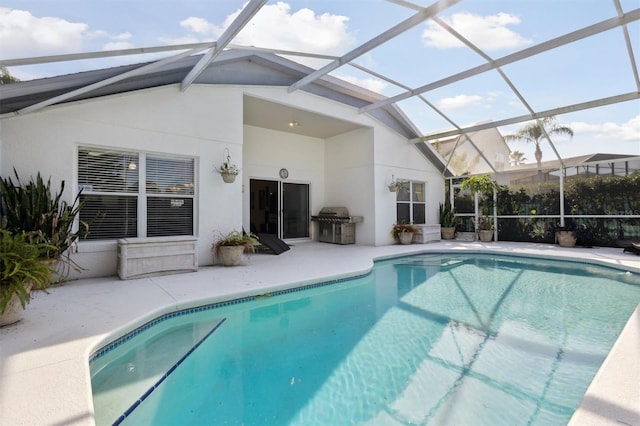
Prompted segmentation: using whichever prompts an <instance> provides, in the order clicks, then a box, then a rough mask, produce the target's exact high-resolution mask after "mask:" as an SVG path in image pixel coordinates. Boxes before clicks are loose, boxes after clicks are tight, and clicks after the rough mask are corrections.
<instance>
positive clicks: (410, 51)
mask: <svg viewBox="0 0 640 426" xmlns="http://www.w3.org/2000/svg"><path fill="white" fill-rule="evenodd" d="M400 3H401V2H400ZM415 3H416V4H418V5H421V6H423V7H424V6H428V5H429V4H431V2H426V1H423V2H422V3H419V2H418V0H415ZM243 4H244V1H243V0H215V1H211V0H180V1H177V0H172V1H170V0H158V1H144V0H127V1H122V0H91V1H87V0H0V59H15V58H26V57H34V56H45V55H57V54H67V53H81V52H95V51H106V50H118V49H127V48H134V47H151V46H162V45H172V44H183V43H194V42H203V41H213V40H216V39H217V38H218V37H219V36H220V35H221V34H222V33H223V31H224V30H225V28H226V27H227V26H228V25H229V24H230V23H231V22H232V21H233V19H234V18H235V17H236V16H237V14H238V13H239V12H240V10H241V9H242V7H243ZM620 5H621V8H622V10H623V11H624V12H629V11H631V10H634V9H638V8H640V0H620ZM414 13H415V10H412V9H411V8H408V7H403V6H402V5H400V4H396V3H394V2H392V1H385V0H288V1H286V0H283V1H276V0H269V1H268V2H267V4H266V5H265V6H263V7H262V8H261V10H260V11H259V12H258V13H257V14H256V16H255V17H254V18H253V19H252V21H251V22H250V23H249V25H247V26H246V27H245V28H244V29H243V30H242V31H241V32H240V33H239V34H238V36H237V37H236V38H235V39H234V40H233V42H232V43H233V44H239V45H247V46H258V47H270V48H278V49H285V50H294V51H303V52H313V53H319V54H327V55H334V56H340V55H343V54H345V53H347V52H349V51H351V50H352V49H354V48H356V47H357V46H359V45H361V44H362V43H364V42H366V41H368V40H370V39H371V38H373V37H375V36H376V35H378V34H379V33H381V32H383V31H385V30H387V29H389V28H391V27H393V26H394V25H396V24H398V23H399V22H401V21H403V20H405V19H407V18H409V17H410V16H412V15H413V14H414ZM615 16H617V11H616V7H615V2H614V0H518V1H512V0H511V1H510V0H483V1H471V0H462V1H460V2H459V3H458V4H456V5H454V6H452V7H449V8H448V9H446V10H443V11H442V12H441V13H439V14H438V18H440V19H441V20H442V21H443V22H444V23H446V24H447V25H449V26H451V27H453V28H454V29H455V30H456V31H458V32H459V33H460V34H462V35H463V36H465V37H466V38H467V39H469V40H470V41H471V42H472V43H474V44H475V45H476V46H478V47H479V48H480V49H481V50H482V52H484V54H486V55H488V56H489V57H490V58H491V59H497V58H501V57H504V56H506V55H509V54H511V53H514V52H517V51H519V50H522V49H525V48H527V47H531V46H535V45H537V44H539V43H542V42H545V41H547V40H550V39H552V38H554V37H558V36H560V35H562V34H564V33H566V32H570V31H575V30H578V29H580V28H583V27H586V26H588V25H592V24H594V23H596V22H600V21H603V20H606V19H609V18H613V17H615ZM628 30H629V35H630V39H631V43H632V49H633V52H634V55H635V60H636V62H640V21H634V22H632V23H630V24H629V25H628ZM150 59H153V56H150V55H146V56H136V57H133V56H129V57H125V58H124V59H123V58H105V59H99V60H90V61H89V60H85V61H73V62H58V63H48V64H41V65H37V66H21V67H12V68H10V69H9V71H10V72H11V74H12V75H14V76H16V77H18V78H20V79H21V80H29V79H33V78H42V77H47V76H52V75H59V74H69V73H73V72H78V71H82V70H88V69H97V68H105V67H110V66H115V65H119V64H122V63H123V61H126V62H127V63H132V62H142V61H147V60H150ZM296 60H299V61H301V62H304V63H305V64H307V65H309V66H313V67H319V66H322V65H324V64H325V63H326V61H319V60H309V59H300V58H296ZM355 62H357V63H358V64H359V65H361V66H364V67H366V68H368V69H371V70H373V71H374V72H376V73H379V74H382V75H386V76H387V77H388V78H390V79H392V80H394V81H397V82H400V83H401V84H402V85H403V87H397V86H395V85H393V84H391V83H390V82H388V81H384V80H381V79H379V78H376V77H375V76H372V75H370V74H366V73H364V72H362V71H360V70H358V69H356V68H354V67H351V66H342V67H340V68H338V69H336V70H335V71H333V72H332V73H331V74H332V75H334V76H336V77H339V78H343V79H345V80H347V81H349V82H352V83H354V84H358V85H361V86H363V87H366V88H368V89H370V90H373V91H376V92H379V93H381V94H383V95H385V96H394V95H397V94H400V93H403V92H404V91H405V90H406V88H412V89H413V88H417V87H421V86H424V85H426V84H428V83H432V82H434V81H438V80H440V79H442V78H445V77H447V76H449V75H451V74H456V73H460V72H462V71H465V70H468V69H470V68H473V67H475V66H478V65H482V64H484V63H486V58H483V57H481V56H480V55H479V54H478V53H476V52H474V51H472V50H471V49H469V48H468V47H466V46H464V45H462V44H461V43H460V42H459V41H458V40H456V39H455V38H453V37H452V36H451V35H450V34H448V33H447V32H445V31H443V30H442V27H441V26H440V25H438V24H436V23H435V22H433V21H431V20H429V21H424V22H422V23H420V24H418V25H416V26H414V27H413V28H412V29H410V30H408V31H406V32H405V33H403V34H401V35H399V36H397V37H395V38H393V39H391V40H389V41H387V42H385V43H384V44H382V45H380V46H379V47H377V48H376V49H374V50H372V51H370V52H368V53H366V54H364V55H362V56H360V57H359V58H357V60H356V61H355ZM501 69H502V71H503V73H504V74H505V75H506V76H507V77H508V79H509V81H510V82H511V83H512V85H514V86H515V87H516V88H517V90H518V92H519V94H520V95H521V96H522V97H523V98H524V99H525V100H526V102H527V103H528V104H529V105H530V106H531V107H532V108H533V109H534V110H547V109H553V108H556V107H559V106H565V105H571V104H574V103H580V102H586V101H589V100H593V99H597V98H601V97H608V96H615V95H619V94H623V93H629V92H637V91H638V90H639V88H638V85H637V81H636V80H635V77H634V74H633V67H632V64H631V61H630V59H629V55H628V52H627V48H626V45H625V43H624V34H623V32H622V31H621V30H620V29H619V28H616V29H614V30H610V31H607V32H604V33H601V34H598V35H597V36H594V37H590V38H589V39H587V40H582V41H579V42H576V43H572V44H570V45H567V46H563V47H559V48H557V49H554V50H552V51H548V52H545V53H543V54H540V55H537V56H534V57H531V58H528V59H525V60H523V61H520V62H516V63H512V64H508V65H506V66H503V67H502V68H501ZM423 97H424V98H425V99H426V100H427V101H428V102H429V103H431V104H433V105H435V106H436V107H437V108H438V109H439V110H440V111H441V112H442V113H443V114H444V115H445V116H446V117H447V118H446V119H445V118H443V117H442V116H441V115H440V114H438V113H437V112H435V111H433V110H432V109H431V108H429V107H428V105H427V104H426V103H425V102H423V101H421V100H419V99H415V98H412V99H408V100H404V101H401V102H400V103H399V104H398V105H399V106H400V108H402V110H403V111H404V112H405V113H406V114H407V116H408V117H409V118H410V119H411V121H412V122H413V123H414V124H415V125H416V126H417V128H418V129H419V130H420V131H421V132H422V133H423V134H429V133H436V132H438V131H443V130H449V129H451V128H452V123H453V124H454V125H456V126H460V127H464V126H469V125H472V124H475V123H479V122H484V121H487V120H493V121H497V120H501V119H506V118H511V117H517V116H521V115H524V114H526V113H527V109H526V107H525V106H524V104H523V103H522V102H521V100H520V99H519V98H518V95H517V94H516V93H514V91H513V90H512V89H511V88H510V87H509V84H508V83H507V82H506V81H505V80H504V79H503V78H501V76H500V75H499V74H498V73H497V72H495V71H492V72H486V73H483V74H480V75H476V76H474V77H471V78H468V79H465V80H462V81H459V82H457V83H454V84H451V85H446V86H443V87H440V88H437V89H435V90H430V91H428V92H425V93H423ZM557 119H558V122H559V124H562V125H565V126H569V127H571V128H572V129H573V130H574V136H573V138H568V137H558V138H553V141H554V144H555V146H556V148H557V150H558V152H559V153H560V155H561V156H563V157H570V156H575V155H583V154H587V153H595V152H603V153H616V154H630V155H640V101H639V100H637V99H636V100H633V101H628V102H624V103H619V104H616V105H611V106H607V107H602V108H597V109H589V110H584V111H581V112H577V113H571V114H565V115H561V116H558V117H557ZM524 124H525V123H520V124H516V125H512V126H508V127H502V128H500V129H499V130H500V132H501V133H502V134H511V133H515V132H516V131H517V130H518V129H519V128H521V127H522V126H523V125H524ZM510 148H511V149H512V150H519V151H521V152H524V153H525V157H526V158H527V160H528V162H529V161H535V160H534V155H533V149H534V146H533V145H531V144H524V143H510ZM542 148H543V160H551V159H554V155H553V152H552V151H551V149H550V148H549V147H545V146H543V147H542Z"/></svg>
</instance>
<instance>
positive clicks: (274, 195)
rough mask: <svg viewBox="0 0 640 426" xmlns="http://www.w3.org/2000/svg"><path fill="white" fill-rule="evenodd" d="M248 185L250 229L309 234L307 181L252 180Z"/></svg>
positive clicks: (282, 234) (292, 235)
mask: <svg viewBox="0 0 640 426" xmlns="http://www.w3.org/2000/svg"><path fill="white" fill-rule="evenodd" d="M249 187H250V189H249V190H250V191H251V193H250V194H249V196H250V214H249V217H250V221H251V228H250V229H251V232H254V233H265V234H273V235H275V236H277V237H278V238H282V239H287V238H289V239H291V238H308V237H309V220H310V217H309V185H308V184H305V183H288V182H281V181H276V180H262V179H251V180H250V181H249Z"/></svg>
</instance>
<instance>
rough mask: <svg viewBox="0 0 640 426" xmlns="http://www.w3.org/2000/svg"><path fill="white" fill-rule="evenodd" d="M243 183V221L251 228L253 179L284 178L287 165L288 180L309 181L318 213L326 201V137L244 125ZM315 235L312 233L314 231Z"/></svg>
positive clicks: (247, 228)
mask: <svg viewBox="0 0 640 426" xmlns="http://www.w3.org/2000/svg"><path fill="white" fill-rule="evenodd" d="M243 148H244V153H243V155H244V158H243V169H242V181H243V182H242V183H243V185H244V188H245V191H244V195H243V197H242V200H243V206H244V207H243V216H242V223H243V226H244V229H246V230H249V229H250V218H249V214H250V211H249V205H250V204H249V203H250V201H249V195H250V194H249V180H250V179H264V180H272V181H280V180H282V179H280V176H279V174H278V173H279V171H280V169H282V168H286V169H287V170H288V171H289V177H288V178H287V179H286V182H289V183H306V184H309V197H310V203H311V206H310V209H311V212H312V214H314V213H316V212H317V211H318V210H319V209H320V208H321V207H322V205H323V203H324V173H325V171H324V167H325V160H324V140H323V139H318V138H311V137H307V136H300V135H294V134H291V133H284V132H278V131H274V130H270V129H264V128H261V127H254V126H244V147H243ZM310 235H311V233H310Z"/></svg>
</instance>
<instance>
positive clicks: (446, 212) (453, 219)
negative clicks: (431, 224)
mask: <svg viewBox="0 0 640 426" xmlns="http://www.w3.org/2000/svg"><path fill="white" fill-rule="evenodd" d="M457 225H458V217H457V216H456V214H455V211H454V209H453V208H452V207H451V202H450V201H449V200H445V202H444V204H443V203H440V233H441V235H442V239H443V240H453V239H454V238H455V236H456V226H457Z"/></svg>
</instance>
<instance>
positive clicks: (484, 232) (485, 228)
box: [460, 174, 498, 242]
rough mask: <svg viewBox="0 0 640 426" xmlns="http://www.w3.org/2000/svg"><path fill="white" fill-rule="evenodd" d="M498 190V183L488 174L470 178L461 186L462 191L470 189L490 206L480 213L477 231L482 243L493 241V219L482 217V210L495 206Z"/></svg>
mask: <svg viewBox="0 0 640 426" xmlns="http://www.w3.org/2000/svg"><path fill="white" fill-rule="evenodd" d="M497 188H498V185H497V184H496V182H495V181H494V180H493V179H492V178H491V176H489V175H488V174H483V175H477V176H469V177H467V178H466V179H465V180H464V181H462V183H461V184H460V189H463V190H464V189H468V190H469V191H471V192H472V193H473V194H478V196H479V199H480V200H482V201H487V202H488V205H485V206H484V209H481V211H479V212H478V218H477V220H476V224H475V225H476V226H475V227H476V231H477V233H478V238H479V239H480V241H484V242H489V241H491V240H492V239H493V217H491V216H484V215H482V210H484V211H487V210H490V209H491V207H492V206H493V191H494V190H495V189H497Z"/></svg>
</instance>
